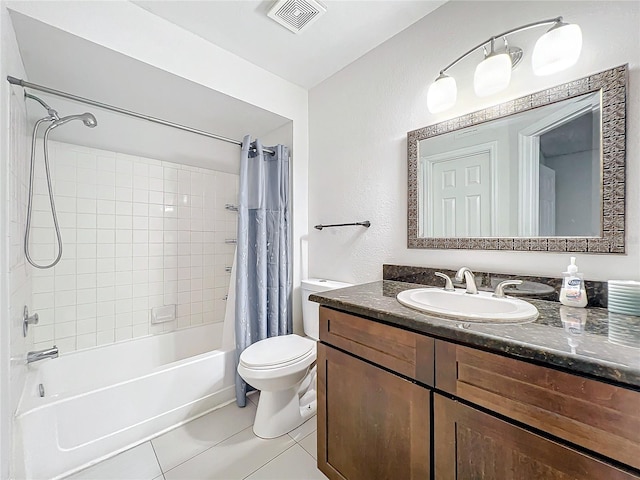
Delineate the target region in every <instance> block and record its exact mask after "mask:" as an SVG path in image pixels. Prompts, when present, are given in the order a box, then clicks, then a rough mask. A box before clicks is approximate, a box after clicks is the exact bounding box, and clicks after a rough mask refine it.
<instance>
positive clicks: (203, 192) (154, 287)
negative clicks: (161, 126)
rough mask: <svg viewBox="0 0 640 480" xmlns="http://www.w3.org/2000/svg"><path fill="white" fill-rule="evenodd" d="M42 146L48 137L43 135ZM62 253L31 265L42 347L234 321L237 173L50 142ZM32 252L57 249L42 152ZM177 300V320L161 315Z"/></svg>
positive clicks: (49, 253) (66, 347) (79, 345)
mask: <svg viewBox="0 0 640 480" xmlns="http://www.w3.org/2000/svg"><path fill="white" fill-rule="evenodd" d="M39 150H40V151H41V150H42V148H41V145H40V146H39ZM49 154H50V162H51V167H52V177H53V181H54V192H55V202H56V208H57V211H58V221H59V223H60V227H61V230H62V242H63V245H64V246H63V249H64V251H63V255H62V260H61V261H60V263H59V264H58V265H56V266H55V267H54V268H52V269H46V270H38V269H35V268H34V269H33V275H34V278H33V310H34V311H37V312H38V314H39V316H40V324H39V325H38V326H37V327H36V328H35V329H34V330H35V331H34V333H35V339H34V340H35V346H36V348H45V347H50V346H51V345H53V344H54V343H55V344H56V345H57V346H58V348H59V349H60V351H61V352H63V353H64V352H69V351H72V350H77V349H84V348H90V347H94V346H97V345H105V344H109V343H113V342H118V341H121V340H126V339H130V338H134V337H140V336H144V335H148V334H153V333H161V332H163V331H168V330H172V329H175V328H185V327H190V326H193V325H199V324H202V323H211V322H221V321H223V320H224V313H225V306H226V303H225V300H224V298H225V296H226V295H227V291H228V286H229V276H230V275H229V273H228V272H227V271H226V267H230V266H231V264H232V262H233V255H234V251H235V245H233V244H229V243H226V242H225V241H226V240H228V239H234V238H235V236H236V215H237V214H236V213H235V212H233V211H229V210H226V209H225V204H235V203H236V201H237V184H238V181H237V180H238V176H237V175H233V174H229V173H223V172H217V171H213V170H207V169H203V168H196V167H190V166H185V165H180V164H177V163H170V162H164V161H158V160H153V159H148V158H142V157H134V156H130V155H125V154H121V153H116V152H111V151H105V150H97V149H93V148H86V147H80V146H76V145H70V144H65V143H59V142H49ZM38 163H39V168H38V169H37V171H36V195H35V197H34V214H33V223H32V225H33V229H32V233H31V245H32V246H31V249H32V257H33V258H35V259H37V261H38V263H50V262H51V260H52V259H53V258H55V254H56V249H55V244H54V240H55V235H54V229H53V222H52V220H51V213H50V209H49V200H48V196H47V194H46V192H47V190H46V181H45V176H44V169H43V167H42V159H40V160H39V162H38ZM171 304H175V305H177V307H176V317H177V318H176V320H174V321H172V322H169V323H164V324H151V322H150V320H151V315H150V312H151V309H152V308H153V307H157V306H162V305H171Z"/></svg>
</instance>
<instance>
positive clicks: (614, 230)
mask: <svg viewBox="0 0 640 480" xmlns="http://www.w3.org/2000/svg"><path fill="white" fill-rule="evenodd" d="M627 67H628V65H627V64H625V65H621V66H619V67H615V68H612V69H610V70H605V71H602V72H599V73H595V74H593V75H590V76H588V77H584V78H581V79H578V80H574V81H572V82H568V83H564V84H562V85H558V86H556V87H551V88H548V89H546V90H542V91H540V92H536V93H532V94H530V95H525V96H524V97H520V98H516V99H514V100H510V101H508V102H505V103H502V104H500V105H495V106H493V107H489V108H485V109H484V110H478V111H476V112H472V113H468V114H466V115H462V116H460V117H457V118H453V119H451V120H446V121H444V122H440V123H436V124H434V125H430V126H428V127H424V128H419V129H417V130H413V131H410V132H408V133H407V151H408V167H409V191H408V218H407V226H408V237H407V246H408V247H409V248H429V249H465V250H518V251H549V252H588V253H624V252H625V180H626V165H625V163H626V95H627V93H626V92H627V90H626V87H627V82H628V79H627ZM598 91H600V93H601V105H602V131H601V135H602V217H601V236H600V237H552V238H544V237H531V238H525V237H519V238H511V237H499V238H498V237H491V238H471V237H469V238H445V237H437V238H427V237H418V179H417V170H418V142H420V141H421V140H424V139H427V138H431V137H435V136H437V135H441V134H444V133H448V132H452V131H454V130H459V129H462V128H466V127H470V126H473V125H478V124H481V123H485V122H488V121H490V120H494V119H497V118H502V117H507V116H509V115H513V114H515V113H520V112H524V111H527V110H532V109H534V108H538V107H541V106H544V105H549V104H552V103H555V102H559V101H562V100H566V99H569V98H573V97H577V96H579V95H584V94H586V93H592V92H598Z"/></svg>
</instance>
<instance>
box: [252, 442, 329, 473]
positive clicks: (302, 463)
mask: <svg viewBox="0 0 640 480" xmlns="http://www.w3.org/2000/svg"><path fill="white" fill-rule="evenodd" d="M326 478H327V477H325V476H324V474H323V473H322V472H321V471H320V470H318V467H317V466H316V461H315V460H314V459H313V458H312V457H311V455H309V454H308V453H307V452H305V451H304V450H303V449H302V447H300V446H299V445H294V446H293V447H291V448H290V449H289V450H287V451H286V452H284V453H283V454H282V455H278V456H277V457H276V458H274V459H273V460H271V461H270V462H269V463H267V464H266V465H265V466H264V467H262V468H260V469H259V470H257V471H256V472H254V473H252V474H251V475H249V476H248V477H247V478H246V479H245V480H326Z"/></svg>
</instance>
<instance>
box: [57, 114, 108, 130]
mask: <svg viewBox="0 0 640 480" xmlns="http://www.w3.org/2000/svg"><path fill="white" fill-rule="evenodd" d="M73 120H82V123H84V124H85V125H86V126H87V127H89V128H93V127H95V126H97V125H98V121H97V120H96V117H94V116H93V114H92V113H89V112H85V113H82V114H80V115H69V116H67V117H62V118H58V119H56V120H55V121H54V122H53V123H52V124H51V125H49V128H48V129H47V130H51V129H54V128H56V127H59V126H60V125H64V124H65V123H67V122H71V121H73Z"/></svg>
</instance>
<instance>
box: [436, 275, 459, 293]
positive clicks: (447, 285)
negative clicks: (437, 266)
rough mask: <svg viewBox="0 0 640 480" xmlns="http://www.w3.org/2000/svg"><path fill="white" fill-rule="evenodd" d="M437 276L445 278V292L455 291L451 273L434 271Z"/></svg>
mask: <svg viewBox="0 0 640 480" xmlns="http://www.w3.org/2000/svg"><path fill="white" fill-rule="evenodd" d="M434 275H435V276H436V277H440V278H443V279H444V282H445V283H444V291H445V292H453V291H454V290H455V288H453V282H452V281H451V277H449V275H445V274H444V273H442V272H434Z"/></svg>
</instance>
